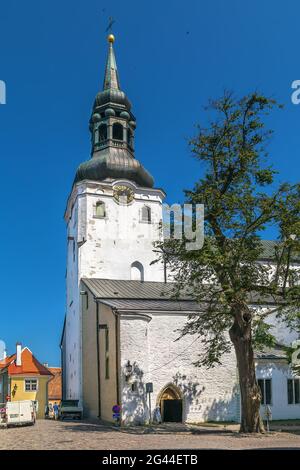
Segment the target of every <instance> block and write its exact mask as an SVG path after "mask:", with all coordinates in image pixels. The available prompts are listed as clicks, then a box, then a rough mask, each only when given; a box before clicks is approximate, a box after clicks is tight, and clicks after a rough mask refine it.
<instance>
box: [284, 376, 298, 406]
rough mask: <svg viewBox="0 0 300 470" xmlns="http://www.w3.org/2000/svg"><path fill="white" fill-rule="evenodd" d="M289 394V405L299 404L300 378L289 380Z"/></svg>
mask: <svg viewBox="0 0 300 470" xmlns="http://www.w3.org/2000/svg"><path fill="white" fill-rule="evenodd" d="M287 395H288V404H289V405H298V404H299V403H300V379H288V380H287Z"/></svg>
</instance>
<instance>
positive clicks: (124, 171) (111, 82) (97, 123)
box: [75, 34, 154, 188]
mask: <svg viewBox="0 0 300 470" xmlns="http://www.w3.org/2000/svg"><path fill="white" fill-rule="evenodd" d="M107 39H108V42H109V50H108V57H107V62H106V68H105V77H104V84H103V90H102V91H100V92H99V93H97V95H96V98H95V101H94V105H93V109H92V116H91V119H90V131H91V134H92V139H91V141H92V149H91V155H92V158H91V159H90V160H88V161H86V162H83V163H82V164H81V165H80V166H79V168H78V170H77V172H76V176H75V182H76V183H77V182H79V181H83V180H91V181H104V180H105V179H110V180H117V179H127V180H130V181H134V182H135V183H136V184H138V185H140V186H142V187H146V188H152V187H153V184H154V180H153V178H152V176H151V175H150V173H148V171H147V170H146V169H145V168H144V167H143V165H141V163H140V162H139V161H138V160H137V159H136V158H135V155H134V134H135V128H136V120H135V117H134V115H133V113H132V111H131V103H130V101H129V99H128V98H127V96H126V94H125V93H124V91H122V90H121V88H120V82H119V77H118V70H117V64H116V59H115V54H114V49H113V43H114V40H115V38H114V36H113V35H112V34H110V35H109V36H108V38H107Z"/></svg>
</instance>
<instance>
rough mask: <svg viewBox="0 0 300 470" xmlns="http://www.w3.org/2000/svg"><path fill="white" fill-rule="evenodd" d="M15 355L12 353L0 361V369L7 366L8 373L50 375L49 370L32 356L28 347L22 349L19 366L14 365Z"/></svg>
mask: <svg viewBox="0 0 300 470" xmlns="http://www.w3.org/2000/svg"><path fill="white" fill-rule="evenodd" d="M16 356H17V355H16V354H13V355H12V356H9V357H7V358H5V359H4V360H3V361H1V362H0V370H1V369H4V368H7V370H8V375H24V374H26V375H49V376H51V375H52V373H51V372H50V370H49V369H47V367H45V366H43V365H42V364H41V363H40V362H39V361H38V360H37V359H36V358H35V357H34V355H33V354H32V352H31V351H30V349H28V348H24V349H22V352H21V363H22V365H21V366H17V365H16Z"/></svg>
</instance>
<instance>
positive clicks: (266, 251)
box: [260, 240, 300, 262]
mask: <svg viewBox="0 0 300 470" xmlns="http://www.w3.org/2000/svg"><path fill="white" fill-rule="evenodd" d="M261 244H262V247H263V252H262V254H261V256H260V259H261V260H272V259H274V258H275V248H276V246H277V245H278V242H277V241H276V240H261ZM292 260H293V261H294V262H298V261H300V254H299V253H293V256H292Z"/></svg>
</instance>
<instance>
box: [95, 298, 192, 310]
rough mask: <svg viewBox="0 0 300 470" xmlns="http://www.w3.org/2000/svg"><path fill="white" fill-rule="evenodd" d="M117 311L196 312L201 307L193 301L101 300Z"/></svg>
mask: <svg viewBox="0 0 300 470" xmlns="http://www.w3.org/2000/svg"><path fill="white" fill-rule="evenodd" d="M99 302H101V303H104V304H106V305H109V306H110V307H112V308H115V309H117V310H130V311H132V310H137V311H139V312H140V311H143V310H144V311H149V310H151V311H172V312H195V311H198V310H200V305H199V304H198V303H197V302H194V301H192V300H160V299H159V300H148V299H106V300H104V299H100V300H99Z"/></svg>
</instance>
